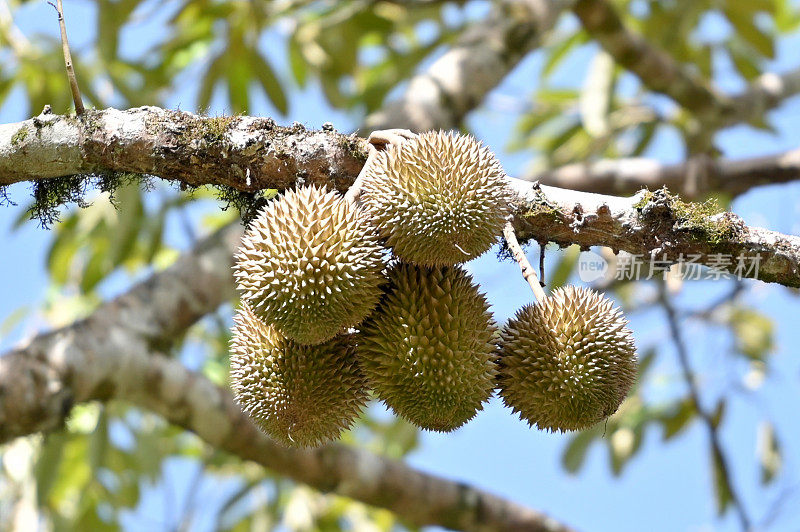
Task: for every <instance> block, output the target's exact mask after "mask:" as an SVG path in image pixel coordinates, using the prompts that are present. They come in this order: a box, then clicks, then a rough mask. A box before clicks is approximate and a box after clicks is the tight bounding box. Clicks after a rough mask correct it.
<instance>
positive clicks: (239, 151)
mask: <svg viewBox="0 0 800 532" xmlns="http://www.w3.org/2000/svg"><path fill="white" fill-rule="evenodd" d="M366 156H367V151H366V143H365V141H364V140H363V139H360V138H357V137H355V136H345V135H341V134H338V133H336V132H335V131H333V130H330V131H312V130H307V129H306V128H305V127H303V126H301V125H299V124H296V125H295V126H292V127H283V126H279V125H277V124H276V123H275V122H274V121H273V120H272V119H271V118H260V117H249V116H248V117H244V116H223V117H208V116H199V115H195V114H192V113H187V112H182V111H170V110H167V109H161V108H158V107H138V108H135V109H128V110H125V111H118V110H116V109H105V110H102V111H86V113H85V114H83V115H81V116H80V117H72V116H62V115H54V114H45V113H43V114H40V115H39V116H37V117H34V118H31V119H30V120H26V121H24V122H20V123H16V124H4V125H0V185H7V184H10V183H14V182H17V181H23V180H38V179H48V178H53V177H62V176H67V175H74V174H91V173H108V172H130V173H135V174H150V175H156V176H159V177H161V178H163V179H168V180H174V181H180V182H181V183H184V184H186V185H190V186H199V185H204V184H214V185H228V186H231V187H234V188H236V189H238V190H242V191H255V190H261V189H265V188H277V189H281V190H282V189H285V188H289V187H291V186H294V185H295V184H296V183H298V182H302V183H316V184H326V185H328V186H334V187H336V188H338V189H340V190H344V189H346V188H347V187H348V186H349V185H350V182H351V181H352V177H351V176H352V175H354V174H357V173H358V171H359V169H360V168H361V166H362V165H363V162H364V161H365V160H366Z"/></svg>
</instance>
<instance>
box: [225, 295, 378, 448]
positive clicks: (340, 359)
mask: <svg viewBox="0 0 800 532" xmlns="http://www.w3.org/2000/svg"><path fill="white" fill-rule="evenodd" d="M233 320H234V327H233V337H232V338H231V342H230V348H231V388H232V389H233V393H234V396H235V398H236V402H237V403H238V404H239V405H240V406H241V408H242V410H243V411H244V412H245V413H246V414H248V415H249V416H250V417H251V418H252V419H253V420H254V421H255V422H256V424H257V425H258V426H259V427H261V429H262V430H263V431H264V432H266V433H267V434H268V435H269V436H271V437H272V438H274V439H275V440H277V441H278V442H280V443H283V444H284V445H287V446H300V447H314V446H317V445H321V444H322V443H325V442H327V441H329V440H332V439H335V438H338V436H339V433H340V432H341V431H342V430H344V429H347V428H349V427H350V426H351V425H352V424H353V421H354V420H355V419H356V418H357V417H358V415H359V413H360V411H361V409H362V407H363V406H364V405H365V404H366V401H367V398H368V392H367V388H366V379H365V378H364V375H363V373H362V372H361V369H360V368H359V366H358V363H357V361H356V353H355V345H354V342H353V341H352V337H351V336H349V335H342V336H338V337H336V338H334V339H333V340H330V341H328V342H325V343H323V344H319V345H313V346H309V345H301V344H298V343H297V342H295V341H293V340H291V339H289V338H287V337H285V336H284V335H282V334H281V333H280V332H278V331H277V330H276V329H275V327H273V326H271V325H267V324H266V323H264V322H263V321H261V319H259V318H258V316H256V315H255V314H254V313H253V310H252V308H251V307H250V306H249V305H248V304H247V302H245V301H243V302H242V305H241V307H240V308H239V310H238V312H237V313H236V314H235V315H234V318H233Z"/></svg>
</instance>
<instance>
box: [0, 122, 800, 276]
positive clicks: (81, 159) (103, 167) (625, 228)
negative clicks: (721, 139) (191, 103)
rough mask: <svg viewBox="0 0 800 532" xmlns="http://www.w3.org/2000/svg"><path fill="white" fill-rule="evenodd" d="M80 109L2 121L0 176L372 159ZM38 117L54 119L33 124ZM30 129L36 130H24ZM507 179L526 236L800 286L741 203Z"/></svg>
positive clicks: (216, 177)
mask: <svg viewBox="0 0 800 532" xmlns="http://www.w3.org/2000/svg"><path fill="white" fill-rule="evenodd" d="M85 116H86V117H87V118H86V119H81V118H73V117H63V116H56V115H41V116H40V117H37V118H35V119H32V120H28V121H25V122H22V123H20V124H10V125H5V126H0V176H3V178H2V179H3V180H1V181H0V184H8V183H13V182H17V181H23V180H35V179H42V178H48V177H49V178H52V177H56V176H63V175H71V174H77V173H81V172H139V173H149V174H154V175H158V176H160V177H163V178H166V179H173V180H179V181H181V182H184V183H187V184H190V185H202V184H223V185H227V186H231V187H233V188H236V189H239V190H244V191H255V190H259V189H265V188H272V189H284V188H289V187H292V186H296V185H300V184H303V183H309V182H313V183H317V184H324V185H328V186H331V187H334V188H337V189H340V190H343V189H346V188H347V187H348V186H350V185H351V184H352V183H353V180H354V179H355V177H356V176H357V175H358V172H359V171H360V169H361V167H362V166H363V164H364V159H365V158H366V157H365V151H366V149H365V148H362V147H364V146H365V145H366V143H365V141H364V140H363V139H360V138H357V137H353V136H345V135H340V134H337V133H334V132H329V131H322V132H319V131H309V130H305V129H303V128H299V127H298V128H281V127H279V126H275V125H274V123H273V122H272V121H271V120H270V119H267V118H250V117H232V118H205V117H198V116H196V115H193V114H191V113H181V112H173V111H165V110H163V109H158V108H152V107H143V108H138V109H131V110H129V111H117V110H115V109H109V110H106V111H98V112H87V114H86V115H85ZM37 120H38V121H39V122H40V123H41V122H42V121H47V124H49V125H48V126H44V127H42V126H41V125H40V126H37V125H36V121H37ZM218 121H219V123H221V124H223V125H221V126H219V128H218V129H214V131H215V132H216V133H215V134H214V135H213V136H210V135H209V134H205V133H203V134H199V133H198V131H208V130H209V128H215V127H217V126H216V125H215V124H217V123H218ZM225 123H227V125H224V124H225ZM259 125H260V126H265V127H259ZM266 126H268V127H266ZM23 128H24V129H25V130H26V131H29V133H28V135H30V136H26V137H25V138H24V139H23V140H19V138H18V135H19V134H18V132H19V131H20V130H21V129H23ZM28 128H33V130H30V129H28ZM36 128H39V129H38V130H37V129H36ZM50 130H52V131H50ZM187 136H188V137H189V139H188V140H187ZM248 165H249V166H248ZM232 168H233V169H238V170H232ZM242 168H247V169H249V170H250V172H249V175H248V174H247V173H245V172H242ZM509 184H510V185H511V187H512V188H513V189H514V190H515V191H516V192H517V197H516V199H515V201H514V204H515V208H516V209H517V213H518V214H517V216H516V218H515V220H514V226H515V228H516V229H517V235H518V236H519V237H520V239H523V240H524V239H535V240H538V241H545V242H546V241H554V242H558V243H560V244H564V245H566V244H573V243H574V244H579V245H581V246H596V245H601V246H609V247H611V248H613V249H617V250H625V251H628V252H630V253H635V254H647V255H648V256H649V255H653V256H654V257H661V256H663V255H664V254H667V257H668V258H672V259H676V258H677V256H676V255H677V254H680V253H684V255H688V254H699V255H700V259H701V260H700V262H701V263H712V262H714V260H713V257H712V256H713V255H716V254H719V253H722V254H732V255H733V256H734V257H736V256H738V255H739V254H741V255H742V256H744V257H750V258H753V257H755V256H758V257H759V260H760V264H759V271H758V278H759V279H761V280H763V281H768V282H777V283H780V284H783V285H786V286H792V287H797V286H800V271H799V270H798V264H800V238H798V237H795V236H786V235H782V234H780V233H776V232H773V231H769V230H767V229H761V228H757V227H746V226H745V225H744V223H743V222H742V221H741V219H739V218H738V217H737V216H736V215H734V214H731V213H726V214H724V215H718V216H717V217H709V216H706V215H703V214H702V213H701V214H698V212H699V211H697V212H695V211H694V210H692V209H691V208H684V209H683V210H684V211H687V209H688V211H691V212H689V213H688V214H689V215H690V219H687V218H686V216H684V215H685V214H686V212H684V213H683V214H682V213H681V212H679V211H680V210H681V209H679V208H678V207H679V206H678V205H677V204H676V203H675V202H674V201H673V200H671V199H668V198H666V197H664V196H661V195H659V194H656V195H654V196H653V198H652V200H651V201H647V202H643V203H642V205H637V202H640V200H642V198H643V196H642V195H637V196H635V197H633V198H619V197H615V196H606V195H599V194H588V193H581V192H575V191H571V190H566V189H560V188H555V187H544V186H543V187H541V189H539V188H537V187H536V186H535V185H534V184H533V183H530V182H526V181H523V180H518V179H511V178H509ZM749 275H750V276H754V273H753V272H751V273H750V274H749Z"/></svg>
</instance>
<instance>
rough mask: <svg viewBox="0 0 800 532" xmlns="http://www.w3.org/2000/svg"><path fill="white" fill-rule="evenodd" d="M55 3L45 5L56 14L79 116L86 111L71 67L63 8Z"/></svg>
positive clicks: (59, 3)
mask: <svg viewBox="0 0 800 532" xmlns="http://www.w3.org/2000/svg"><path fill="white" fill-rule="evenodd" d="M57 1H58V5H56V4H54V3H53V2H47V3H48V4H50V5H51V6H53V7H54V8H55V10H56V12H57V13H58V25H59V27H60V28H61V48H62V49H63V50H64V65H65V66H66V68H67V78H68V79H69V88H70V90H71V91H72V101H73V102H75V114H76V115H78V116H81V115H82V114H83V113H84V112H85V111H86V109H85V108H84V107H83V100H82V99H81V91H80V89H79V88H78V79H77V78H76V77H75V69H74V68H73V67H72V54H71V53H70V51H69V41H68V40H67V25H66V23H65V22H64V8H63V6H62V5H61V0H57Z"/></svg>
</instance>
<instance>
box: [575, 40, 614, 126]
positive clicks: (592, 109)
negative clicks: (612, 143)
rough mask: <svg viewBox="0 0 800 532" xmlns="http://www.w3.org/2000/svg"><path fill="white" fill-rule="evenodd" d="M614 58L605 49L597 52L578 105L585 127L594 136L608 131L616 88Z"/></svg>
mask: <svg viewBox="0 0 800 532" xmlns="http://www.w3.org/2000/svg"><path fill="white" fill-rule="evenodd" d="M614 68H615V67H614V59H613V58H612V57H611V56H610V55H609V54H608V53H606V52H605V51H602V50H601V51H599V52H597V54H595V56H594V58H593V59H592V62H591V64H590V65H589V71H588V73H587V74H586V79H585V80H584V84H583V90H581V95H580V98H578V105H579V109H580V114H581V122H582V124H583V127H584V129H585V130H586V131H587V132H588V133H589V134H590V135H592V136H593V137H600V136H603V135H605V134H606V133H608V130H609V128H610V124H609V121H608V112H609V109H610V108H611V99H612V95H613V92H614V91H613V89H614Z"/></svg>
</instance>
